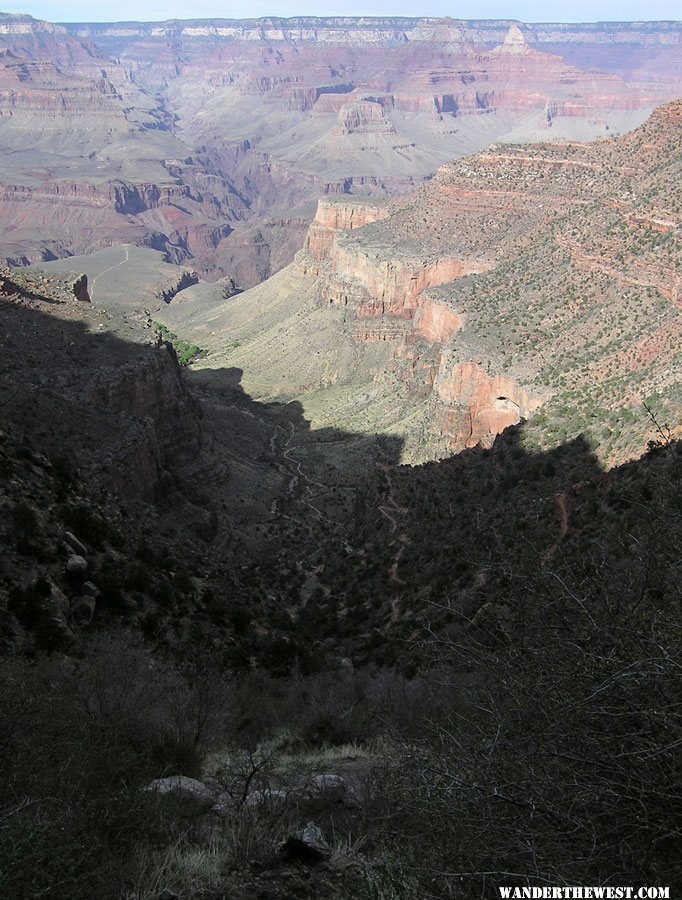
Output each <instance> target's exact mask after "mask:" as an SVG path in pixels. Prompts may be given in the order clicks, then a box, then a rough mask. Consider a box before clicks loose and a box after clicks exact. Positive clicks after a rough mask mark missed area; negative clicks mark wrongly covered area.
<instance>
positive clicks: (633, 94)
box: [0, 15, 682, 288]
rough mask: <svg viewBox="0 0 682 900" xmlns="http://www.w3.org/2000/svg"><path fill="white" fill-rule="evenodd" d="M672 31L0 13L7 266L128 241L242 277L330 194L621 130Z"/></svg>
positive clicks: (669, 70) (370, 190)
mask: <svg viewBox="0 0 682 900" xmlns="http://www.w3.org/2000/svg"><path fill="white" fill-rule="evenodd" d="M680 34H681V32H680V28H679V25H676V24H675V23H661V24H660V25H651V24H642V25H627V24H624V25H604V26H565V25H557V26H537V25H533V26H529V25H523V24H521V23H515V22H459V21H455V20H449V19H444V20H435V19H390V18H386V19H380V18H379V19H371V18H369V19H361V20H359V19H340V18H329V19H291V20H275V19H269V20H252V21H251V20H244V21H234V20H210V21H206V22H202V21H196V22H195V21H189V22H168V23H149V24H145V23H133V24H131V23H118V24H115V25H108V24H96V25H94V24H73V23H69V24H66V25H57V24H52V23H48V22H40V21H38V20H34V19H31V17H29V16H21V15H3V16H1V17H0V138H1V139H2V148H3V149H2V158H1V162H2V177H1V178H0V214H1V215H2V219H3V229H2V256H3V258H4V259H5V261H6V262H10V263H13V264H27V263H36V262H40V261H47V260H50V259H54V258H58V257H64V256H69V255H73V254H76V255H78V254H83V253H87V252H91V251H93V250H98V249H101V248H105V247H108V246H114V245H120V244H131V245H137V246H141V247H149V248H151V249H155V250H160V251H162V252H163V253H164V254H165V257H166V259H167V261H169V262H171V263H175V264H189V265H190V267H191V268H193V269H194V270H196V271H197V272H198V273H199V275H200V276H202V277H204V278H208V279H209V280H215V279H217V278H220V277H226V276H229V277H231V278H232V279H233V280H234V281H235V283H236V284H237V285H238V286H239V287H241V288H244V287H251V286H253V285H255V284H257V283H259V282H261V281H263V280H264V279H265V278H266V277H268V276H269V275H270V274H273V273H274V272H276V271H278V270H279V269H281V268H282V267H283V266H284V265H286V264H287V263H289V262H290V261H291V259H292V258H293V256H294V254H295V253H296V252H297V251H298V250H299V249H300V248H301V247H302V245H303V243H304V241H305V239H306V231H307V228H308V226H309V224H310V222H311V221H312V219H313V216H314V210H315V205H316V203H317V201H318V199H319V198H320V197H323V196H330V197H333V196H339V195H343V196H358V195H364V196H373V197H376V198H386V197H390V196H396V195H400V194H404V193H405V192H409V191H411V190H413V189H414V188H415V187H417V186H418V185H419V184H420V183H423V182H424V181H425V180H426V179H429V178H430V177H432V176H433V174H434V173H435V171H436V170H437V169H438V167H439V166H440V165H442V164H445V163H447V162H449V161H450V160H452V159H454V158H457V157H459V156H463V155H465V154H469V153H472V152H475V151H478V150H482V149H483V148H484V147H486V146H487V145H488V144H489V143H490V142H491V141H494V140H505V141H513V142H526V141H529V140H538V139H546V140H555V139H556V140H560V139H564V138H577V139H580V140H586V139H593V138H595V137H600V136H605V135H608V134H614V133H618V132H622V131H626V130H629V129H631V128H633V127H635V126H636V125H638V124H640V123H641V122H642V121H643V120H644V119H645V118H646V116H647V115H648V113H649V112H650V111H651V109H652V108H653V107H654V106H655V105H656V104H658V103H661V102H663V101H665V100H666V99H670V98H672V97H674V96H676V94H677V93H679V90H680V80H681V78H682V76H681V75H680V52H681V51H680V47H681V43H680V41H681V38H680Z"/></svg>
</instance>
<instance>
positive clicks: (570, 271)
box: [168, 103, 682, 460]
mask: <svg viewBox="0 0 682 900" xmlns="http://www.w3.org/2000/svg"><path fill="white" fill-rule="evenodd" d="M680 139H681V132H680V104H679V103H676V104H671V105H668V106H666V107H663V108H661V109H660V110H658V111H657V112H656V113H655V114H654V115H653V116H652V118H651V119H650V120H649V122H647V124H646V125H644V126H643V127H642V128H640V129H639V130H637V131H635V132H633V133H632V134H631V135H628V136H625V137H621V138H617V139H615V140H610V141H602V142H599V143H596V144H593V145H583V144H578V143H570V142H569V143H564V144H545V145H536V146H533V145H531V146H528V147H520V146H509V145H495V146H493V147H492V148H490V149H489V150H488V151H486V152H484V153H481V154H479V155H477V156H473V157H469V158H467V159H464V160H462V161H459V162H456V163H453V164H449V165H447V166H444V167H443V168H442V169H441V170H440V171H439V173H438V175H437V176H436V178H434V179H433V180H432V181H431V182H429V183H428V184H427V185H426V186H424V187H423V188H421V189H420V190H419V191H418V192H417V193H415V194H412V195H408V196H407V197H406V198H401V199H395V200H391V201H389V202H388V203H383V204H376V203H368V204H366V205H365V204H364V203H363V201H362V200H360V199H355V200H353V201H351V202H348V201H345V200H343V199H339V200H333V199H327V200H325V201H322V202H321V203H320V205H319V208H318V213H317V217H316V220H315V222H314V224H313V225H312V226H311V229H310V232H309V236H308V240H307V243H306V247H305V249H304V250H303V251H301V253H300V254H298V256H297V259H296V261H295V263H294V264H293V266H292V267H291V268H290V269H289V270H288V271H287V277H286V279H284V278H282V279H281V280H280V281H279V282H277V283H275V282H273V284H272V289H271V290H272V291H276V292H277V293H278V300H277V302H276V303H273V301H272V298H271V295H269V292H268V287H267V284H266V285H263V286H261V288H259V289H258V292H257V293H254V294H250V293H248V292H247V294H245V295H242V296H241V297H240V298H238V299H237V301H236V302H234V305H232V306H230V307H229V308H228V307H225V306H221V305H220V304H217V305H216V304H210V305H207V306H206V307H205V308H204V309H202V308H201V305H200V304H198V303H192V302H189V303H186V304H183V308H182V311H180V310H178V311H177V312H176V313H173V311H172V310H169V311H168V317H169V321H175V322H178V323H181V324H182V328H183V329H185V330H189V331H190V333H192V332H193V331H195V332H196V333H197V334H198V335H201V340H202V341H204V342H206V346H209V347H211V349H212V350H213V351H214V352H218V353H222V354H225V356H226V358H227V359H228V360H229V361H230V362H231V363H232V364H235V365H240V366H241V367H243V368H244V372H245V376H244V377H245V383H246V384H247V385H249V384H251V385H252V386H253V390H254V391H256V392H257V395H258V396H263V395H265V396H267V395H268V394H270V395H273V392H274V395H276V396H282V395H284V396H286V395H287V393H289V392H291V393H289V396H291V395H292V394H293V395H294V396H296V395H298V396H305V397H307V398H308V399H307V401H306V402H307V403H309V404H310V407H309V408H310V409H311V411H313V410H314V416H313V418H314V421H325V419H324V418H323V417H324V416H325V415H330V416H332V417H333V416H334V415H340V416H342V418H341V419H340V421H346V419H344V418H343V417H344V416H349V415H350V416H351V418H350V419H349V420H348V422H349V424H350V422H351V421H352V422H354V423H355V419H353V418H352V417H353V416H354V415H357V413H356V412H351V410H350V409H349V408H347V407H346V406H345V403H346V400H343V401H342V403H343V404H344V406H342V407H339V405H338V404H339V402H340V401H339V399H338V397H336V396H335V394H338V389H339V386H340V385H341V384H348V385H349V387H348V390H349V391H350V392H351V394H352V391H353V390H360V388H358V387H357V386H356V387H355V388H351V387H350V384H351V383H356V385H357V381H358V379H359V378H360V376H359V374H358V369H359V370H362V371H364V374H365V376H366V379H367V380H366V381H365V382H362V383H363V384H364V385H365V387H363V388H362V389H361V390H367V391H368V392H369V393H368V397H370V398H373V399H371V400H370V401H369V405H368V406H367V407H365V410H369V411H370V412H369V417H368V419H367V420H365V421H366V424H365V425H364V427H366V428H369V429H372V428H373V427H376V423H378V422H381V423H382V427H385V426H386V424H387V421H386V409H387V406H388V405H389V404H393V405H394V416H395V418H394V420H393V426H394V427H395V428H398V427H399V426H398V424H397V423H398V422H399V421H401V420H403V421H410V422H411V425H410V426H409V427H410V428H412V429H413V435H412V440H413V441H414V443H413V444H412V448H413V449H412V452H413V453H415V455H416V456H417V458H418V457H419V455H420V454H424V453H426V454H427V455H428V454H433V453H434V452H436V453H439V452H444V451H445V452H447V451H451V450H453V449H455V450H456V449H461V448H462V447H465V446H472V445H474V444H476V443H478V442H483V443H484V444H490V443H491V442H492V440H493V438H494V436H495V434H497V433H499V431H501V430H502V429H503V428H504V427H506V426H508V425H510V424H513V423H515V422H518V421H520V420H521V419H526V418H529V417H531V416H532V415H533V413H536V415H537V416H538V418H537V422H538V423H539V424H538V426H537V430H536V431H533V429H530V430H529V432H528V434H529V439H531V434H532V435H534V437H533V438H532V439H537V440H540V441H541V442H545V441H547V440H550V441H551V440H552V439H555V438H556V435H561V436H566V435H568V434H571V433H576V430H577V429H578V428H579V429H580V430H588V431H590V430H591V433H592V434H593V436H594V440H595V442H596V443H602V442H603V447H604V451H603V452H604V453H605V455H606V456H607V458H609V459H610V460H613V459H618V458H619V457H620V458H622V455H623V454H628V453H630V452H636V451H637V449H639V448H641V447H643V446H644V444H645V443H646V439H647V424H646V421H645V416H644V414H643V412H639V411H641V410H642V406H641V404H642V402H643V401H645V400H646V401H647V402H655V404H656V405H657V406H658V407H659V408H661V409H663V410H664V413H663V415H665V417H666V418H667V419H670V421H671V422H673V423H674V422H676V421H678V419H679V416H680V406H679V401H680V398H679V378H678V374H679V364H678V351H677V350H675V349H674V346H675V345H676V342H677V340H678V336H679V333H680V316H679V309H680V307H679V302H678V298H679V292H680V284H679V281H680V276H679V272H680V245H679V230H680V218H679V216H680V209H681V208H682V204H681V203H680V198H679V197H678V193H679V191H678V185H679V172H678V168H679V146H680ZM286 295H288V297H289V300H288V301H287V300H286V299H284V298H285V297H286ZM295 297H299V298H306V299H305V300H302V299H301V300H299V301H298V307H299V311H298V313H296V312H295V310H296V306H297V301H296V300H295V299H294V298H295ZM287 303H288V305H287ZM269 304H272V313H273V319H272V320H271V319H270V316H269V314H268V313H266V310H267V309H268V306H269ZM250 306H251V307H252V308H253V306H255V307H256V308H258V309H259V310H260V311H261V313H260V317H259V319H258V322H259V329H260V330H259V335H258V337H257V339H256V336H255V335H254V334H253V332H252V330H251V326H250V325H249V324H248V310H249V308H250ZM285 310H288V312H287V311H285ZM315 310H318V311H317V312H315ZM323 310H327V312H326V316H327V319H326V324H324V325H323V324H322V322H323V319H324V315H325V313H323ZM288 315H291V316H292V319H291V322H292V323H293V321H294V319H295V318H296V316H298V318H299V320H300V321H301V322H303V321H307V322H308V324H307V325H306V326H304V327H305V331H306V340H307V341H310V340H311V338H312V339H314V335H315V333H316V331H315V330H317V333H318V334H319V335H320V339H321V340H322V342H323V343H322V344H321V347H322V346H324V347H326V348H328V349H327V350H321V351H320V353H321V355H320V362H321V363H322V367H321V368H320V369H319V370H318V371H317V374H316V369H315V364H314V360H313V361H310V360H307V361H306V363H305V364H304V373H305V374H304V375H301V376H296V375H294V374H293V371H292V370H291V369H290V368H289V367H288V366H286V363H285V362H283V363H282V365H281V367H279V366H278V367H276V368H275V369H274V370H272V371H271V377H270V378H268V376H267V375H266V374H265V373H264V372H263V371H262V370H261V369H260V368H259V365H258V362H257V361H256V359H255V358H254V357H253V355H252V351H255V350H256V348H257V347H262V346H263V345H264V343H266V344H267V345H268V346H269V348H270V349H269V350H268V353H269V354H273V353H274V354H275V355H276V356H278V357H281V358H282V359H283V360H286V359H287V357H288V358H289V360H290V361H291V362H292V363H293V361H294V360H297V359H298V351H297V349H296V347H297V337H296V335H295V334H293V333H292V331H291V328H290V327H289V326H284V325H282V324H281V322H279V323H278V321H277V316H279V318H280V319H284V320H286V317H287V316H288ZM208 323H210V329H207V328H206V325H207V324H208ZM263 329H265V334H268V329H270V337H269V338H264V336H263ZM311 329H313V330H312V331H311ZM633 329H634V330H633ZM223 330H224V332H225V333H229V334H230V339H234V338H237V339H238V340H239V348H238V349H235V350H233V351H230V352H226V351H225V350H224V349H223V348H224V346H225V345H224V342H223V339H222V338H221V334H222V333H223ZM331 333H336V334H338V335H339V337H340V336H341V335H344V338H343V341H344V342H348V343H344V344H343V347H345V349H344V350H343V351H342V350H341V347H340V346H339V347H338V348H337V349H336V350H335V351H330V349H329V347H330V344H329V343H328V342H330V341H331V340H332V338H331ZM323 334H325V335H327V336H326V337H324V338H323V337H322V335H323ZM252 341H253V343H252V344H251V345H250V342H252ZM358 342H360V344H362V343H363V342H364V343H366V342H370V343H372V344H376V345H377V349H376V351H371V353H369V351H367V352H365V351H360V350H359V347H358ZM353 345H354V346H355V348H356V349H353ZM379 345H380V346H379ZM275 348H277V349H275ZM654 348H656V349H654ZM330 354H331V355H330ZM345 354H347V356H346V355H345ZM358 354H359V356H358ZM368 354H369V355H368ZM576 355H577V358H578V359H579V360H580V361H581V365H579V366H578V367H576V364H575V359H576ZM363 357H364V359H363ZM346 359H347V360H350V359H354V360H355V362H354V363H353V365H354V366H356V367H358V368H356V369H355V372H354V374H353V375H352V376H351V374H350V371H348V370H345V369H344V366H346V365H348V362H347V361H345V360H346ZM298 364H300V360H299V362H298ZM330 373H333V374H330ZM330 378H331V380H330ZM349 379H350V381H349ZM625 385H627V389H626V392H625V394H624V393H623V388H624V386H625ZM330 391H331V393H330ZM322 397H326V400H327V401H328V402H329V403H331V404H332V405H333V406H334V409H335V412H332V413H329V412H327V413H325V412H324V408H325V404H324V402H323V400H322ZM349 397H350V395H349ZM410 397H412V398H413V399H412V400H410V399H409V398H410ZM623 401H625V402H623ZM348 402H350V399H349V400H348ZM415 402H416V403H417V405H418V406H419V404H421V410H422V411H421V413H420V414H418V417H417V418H415V415H414V409H415ZM373 404H376V406H375V412H374V413H372V412H371V409H372V406H373ZM540 408H542V411H541V413H538V412H537V411H538V410H539V409H540ZM587 408H589V412H587ZM409 409H412V410H413V412H412V413H410V412H408V410H409ZM581 409H582V410H585V411H584V412H582V411H581ZM638 410H639V411H638ZM318 415H319V416H320V417H321V418H320V419H319V420H318V419H317V418H316V416H318ZM405 417H407V418H406V419H405ZM638 417H639V419H640V421H639V423H637V418H638ZM590 418H593V419H594V420H595V421H594V422H593V423H592V424H590V421H589V420H590ZM534 421H535V419H534ZM417 423H418V424H417ZM574 429H575V430H574ZM409 440H410V439H409V438H408V444H409ZM427 447H428V448H429V449H426V448H427ZM418 448H420V449H418ZM438 448H442V449H441V450H438Z"/></svg>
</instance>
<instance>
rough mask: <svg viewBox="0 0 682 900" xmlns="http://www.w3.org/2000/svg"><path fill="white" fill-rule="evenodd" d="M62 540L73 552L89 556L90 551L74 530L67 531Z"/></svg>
mask: <svg viewBox="0 0 682 900" xmlns="http://www.w3.org/2000/svg"><path fill="white" fill-rule="evenodd" d="M62 540H63V541H64V543H65V544H66V546H67V547H68V548H70V550H71V551H72V552H73V553H78V554H80V556H87V554H88V551H87V550H86V548H85V547H84V545H83V544H81V542H80V541H79V540H78V538H77V537H76V535H75V534H73V532H71V531H65V532H64V536H63V538H62Z"/></svg>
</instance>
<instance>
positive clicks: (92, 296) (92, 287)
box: [90, 244, 130, 303]
mask: <svg viewBox="0 0 682 900" xmlns="http://www.w3.org/2000/svg"><path fill="white" fill-rule="evenodd" d="M123 250H124V252H125V256H124V257H123V259H122V260H121V261H120V262H117V263H114V264H113V266H107V268H106V269H102V271H101V272H98V273H97V275H95V277H94V278H93V279H92V283H91V284H90V300H91V301H92V302H93V303H94V301H95V285H96V284H97V279H98V278H101V277H102V275H104V274H105V272H111V270H112V269H117V268H118V267H119V266H122V265H124V263H127V262H128V261H129V259H130V254H129V253H128V245H127V244H124V245H123Z"/></svg>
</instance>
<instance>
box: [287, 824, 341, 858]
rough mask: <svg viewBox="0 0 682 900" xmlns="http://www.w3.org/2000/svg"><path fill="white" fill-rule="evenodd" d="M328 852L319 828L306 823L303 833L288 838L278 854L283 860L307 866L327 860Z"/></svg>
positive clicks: (327, 846) (327, 845)
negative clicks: (306, 864)
mask: <svg viewBox="0 0 682 900" xmlns="http://www.w3.org/2000/svg"><path fill="white" fill-rule="evenodd" d="M330 852H331V851H330V849H329V844H328V843H327V841H326V840H325V837H324V835H323V834H322V830H321V828H319V826H318V825H316V824H315V823H314V822H308V824H307V825H306V826H305V828H304V829H303V831H299V832H297V833H296V834H295V835H292V836H291V837H288V838H287V839H286V840H285V841H284V843H283V844H282V845H281V847H280V854H281V855H282V856H283V857H284V858H285V859H287V860H293V861H296V862H302V863H308V865H314V864H315V863H318V862H321V861H322V860H323V859H327V857H328V856H329V854H330Z"/></svg>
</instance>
